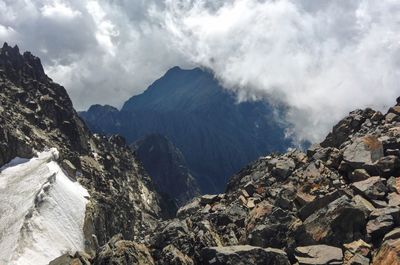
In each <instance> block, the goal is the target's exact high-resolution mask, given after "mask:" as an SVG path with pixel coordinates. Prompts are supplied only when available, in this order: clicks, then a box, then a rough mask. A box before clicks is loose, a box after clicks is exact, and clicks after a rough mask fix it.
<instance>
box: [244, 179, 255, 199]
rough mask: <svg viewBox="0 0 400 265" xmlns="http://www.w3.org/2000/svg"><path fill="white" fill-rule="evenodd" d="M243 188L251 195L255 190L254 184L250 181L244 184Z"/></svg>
mask: <svg viewBox="0 0 400 265" xmlns="http://www.w3.org/2000/svg"><path fill="white" fill-rule="evenodd" d="M244 190H245V191H246V192H247V194H249V195H250V196H253V194H254V193H255V192H256V187H255V186H254V183H253V182H251V181H250V182H248V183H247V184H246V185H244Z"/></svg>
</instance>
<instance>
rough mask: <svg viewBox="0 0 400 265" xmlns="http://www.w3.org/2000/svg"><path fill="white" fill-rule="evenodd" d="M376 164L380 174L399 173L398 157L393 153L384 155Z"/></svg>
mask: <svg viewBox="0 0 400 265" xmlns="http://www.w3.org/2000/svg"><path fill="white" fill-rule="evenodd" d="M376 166H377V167H378V168H379V170H380V172H381V174H382V176H393V175H396V176H397V175H398V173H400V172H399V169H400V158H398V157H397V156H395V155H388V156H384V157H382V158H381V159H379V160H378V162H377V163H376Z"/></svg>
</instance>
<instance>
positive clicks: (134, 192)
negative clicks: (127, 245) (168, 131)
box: [0, 43, 166, 265]
mask: <svg viewBox="0 0 400 265" xmlns="http://www.w3.org/2000/svg"><path fill="white" fill-rule="evenodd" d="M0 167H1V169H0V194H1V195H0V263H1V264H26V265H29V264H35V265H37V264H48V262H50V261H51V260H52V259H54V258H57V256H59V255H62V254H64V253H65V252H66V251H77V250H79V251H84V250H86V251H87V252H88V253H95V251H96V250H97V249H98V247H99V246H101V245H103V244H105V243H106V242H108V241H109V239H110V238H111V237H112V236H114V235H115V234H119V233H121V234H122V235H123V236H124V237H125V238H126V239H135V240H136V241H137V242H139V241H141V240H144V237H145V234H147V231H149V230H153V229H154V227H155V226H157V225H158V219H160V218H161V217H162V216H163V214H164V212H163V209H164V208H163V207H164V206H163V205H165V201H166V200H164V198H163V197H162V196H161V195H159V194H158V193H157V192H156V190H155V188H154V185H153V184H152V182H151V179H150V178H149V176H148V175H147V173H146V172H145V171H144V169H143V168H142V166H141V165H140V163H139V162H138V161H137V159H136V157H135V156H134V155H133V153H132V151H131V150H130V148H129V146H127V145H126V144H125V141H124V139H123V138H122V137H120V136H112V137H104V136H99V135H93V134H91V133H90V131H89V130H88V128H87V127H86V125H85V124H84V122H83V121H82V120H81V119H80V118H79V116H78V115H77V113H76V111H75V110H74V109H73V106H72V102H71V100H70V98H69V96H68V94H67V92H66V90H65V89H64V87H62V86H60V85H58V84H56V83H54V82H53V81H52V80H51V79H50V78H49V77H47V76H46V74H45V72H44V70H43V67H42V65H41V62H40V59H39V58H37V57H35V56H33V55H32V54H31V53H29V52H25V53H24V54H22V55H21V54H20V52H19V49H18V47H17V46H15V47H10V46H9V45H7V43H5V44H4V45H3V47H2V48H1V49H0Z"/></svg>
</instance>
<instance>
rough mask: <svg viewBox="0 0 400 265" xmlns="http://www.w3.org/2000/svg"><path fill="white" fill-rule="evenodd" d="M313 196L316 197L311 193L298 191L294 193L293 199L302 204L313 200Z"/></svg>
mask: <svg viewBox="0 0 400 265" xmlns="http://www.w3.org/2000/svg"><path fill="white" fill-rule="evenodd" d="M315 198H316V196H315V195H311V194H308V193H304V192H301V191H299V192H297V193H296V198H295V201H296V202H297V203H298V205H299V206H304V205H306V204H308V203H311V202H312V201H314V200H315Z"/></svg>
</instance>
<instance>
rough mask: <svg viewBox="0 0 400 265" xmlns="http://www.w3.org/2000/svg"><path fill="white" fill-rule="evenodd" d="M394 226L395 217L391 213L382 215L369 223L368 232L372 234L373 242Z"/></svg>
mask: <svg viewBox="0 0 400 265" xmlns="http://www.w3.org/2000/svg"><path fill="white" fill-rule="evenodd" d="M393 226H394V222H393V217H392V216H390V215H381V216H379V217H377V218H375V219H373V220H370V221H368V223H367V228H366V229H367V233H368V235H370V236H371V238H372V241H373V242H377V241H378V240H380V239H381V238H382V237H383V236H384V235H385V234H386V233H387V232H389V231H390V230H391V229H392V228H393Z"/></svg>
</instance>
